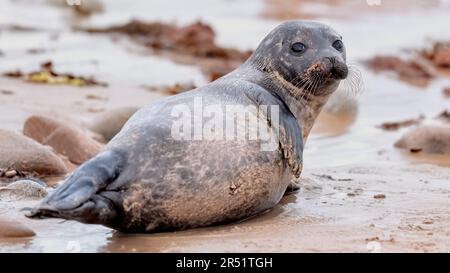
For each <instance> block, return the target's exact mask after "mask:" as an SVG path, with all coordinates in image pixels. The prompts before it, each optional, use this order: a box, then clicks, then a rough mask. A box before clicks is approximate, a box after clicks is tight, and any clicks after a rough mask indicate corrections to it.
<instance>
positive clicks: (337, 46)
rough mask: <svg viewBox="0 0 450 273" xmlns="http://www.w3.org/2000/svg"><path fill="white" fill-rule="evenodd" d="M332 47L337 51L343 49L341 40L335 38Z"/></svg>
mask: <svg viewBox="0 0 450 273" xmlns="http://www.w3.org/2000/svg"><path fill="white" fill-rule="evenodd" d="M333 47H334V48H335V49H336V50H338V51H342V50H343V49H344V43H342V41H341V40H336V41H334V43H333Z"/></svg>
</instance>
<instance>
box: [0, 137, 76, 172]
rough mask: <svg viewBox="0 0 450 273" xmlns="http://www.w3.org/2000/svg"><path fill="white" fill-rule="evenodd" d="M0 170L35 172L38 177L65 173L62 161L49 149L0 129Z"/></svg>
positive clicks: (29, 139)
mask: <svg viewBox="0 0 450 273" xmlns="http://www.w3.org/2000/svg"><path fill="white" fill-rule="evenodd" d="M0 169H13V170H16V171H22V172H36V173H37V174H38V175H63V174H65V173H66V172H67V169H66V167H65V165H64V163H63V162H62V160H61V159H60V158H59V157H58V156H57V155H56V154H55V153H53V152H52V150H51V149H50V148H49V147H45V146H43V145H41V144H39V143H37V142H36V141H34V140H33V139H31V138H28V137H25V136H23V135H20V134H17V133H15V132H11V131H7V130H2V129H0ZM11 174H12V173H11Z"/></svg>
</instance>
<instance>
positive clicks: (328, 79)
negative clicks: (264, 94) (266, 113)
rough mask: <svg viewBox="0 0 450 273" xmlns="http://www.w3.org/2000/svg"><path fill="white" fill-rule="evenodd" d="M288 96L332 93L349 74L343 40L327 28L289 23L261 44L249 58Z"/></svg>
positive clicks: (316, 24) (318, 24) (284, 24)
mask: <svg viewBox="0 0 450 273" xmlns="http://www.w3.org/2000/svg"><path fill="white" fill-rule="evenodd" d="M250 62H253V63H254V64H256V65H257V67H258V68H259V69H260V70H262V71H264V72H267V73H269V74H270V75H271V76H272V78H274V79H275V80H277V81H280V82H281V83H282V84H283V85H284V86H285V87H286V85H287V89H288V90H290V93H293V94H291V95H294V96H295V97H297V96H305V95H306V96H308V95H310V94H312V95H315V96H324V95H329V94H331V93H332V92H333V91H334V90H335V89H336V88H337V86H338V84H339V82H340V80H342V79H345V78H346V77H347V74H348V68H347V65H346V56H345V47H344V44H343V42H342V37H341V36H340V35H339V34H338V33H337V32H336V31H334V30H333V29H331V28H330V27H329V26H327V25H324V24H320V23H315V22H305V21H288V22H285V23H283V24H281V25H279V26H278V27H277V28H275V29H274V30H273V31H272V32H271V33H270V34H269V35H267V37H266V38H265V39H264V40H263V41H262V42H261V44H260V45H259V47H258V48H257V49H256V51H255V53H254V54H253V56H252V57H251V59H250Z"/></svg>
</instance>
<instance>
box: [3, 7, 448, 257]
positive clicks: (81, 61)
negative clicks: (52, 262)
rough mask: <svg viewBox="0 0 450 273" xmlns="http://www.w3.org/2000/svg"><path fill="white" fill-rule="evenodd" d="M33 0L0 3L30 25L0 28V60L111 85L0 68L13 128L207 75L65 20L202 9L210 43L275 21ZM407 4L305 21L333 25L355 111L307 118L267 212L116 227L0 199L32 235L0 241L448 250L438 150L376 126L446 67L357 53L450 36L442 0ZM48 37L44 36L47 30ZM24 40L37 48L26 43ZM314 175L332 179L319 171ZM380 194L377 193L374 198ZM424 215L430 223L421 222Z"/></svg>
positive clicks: (13, 244) (70, 248) (43, 247)
mask: <svg viewBox="0 0 450 273" xmlns="http://www.w3.org/2000/svg"><path fill="white" fill-rule="evenodd" d="M45 2H46V1H26V0H22V1H17V2H14V4H13V1H7V2H6V9H4V8H2V10H1V11H0V24H1V25H2V26H3V27H5V26H6V25H21V26H28V27H33V28H38V29H42V30H41V31H34V32H17V31H13V30H4V31H2V32H1V33H0V50H1V51H2V52H3V53H4V54H5V56H3V57H0V60H1V62H0V72H4V71H10V70H14V69H18V68H20V69H21V70H24V71H31V70H34V69H37V68H38V65H39V63H40V62H43V61H46V60H48V59H51V60H53V61H54V63H55V67H56V70H57V71H58V72H71V73H75V74H81V75H87V76H89V75H93V76H95V77H96V79H98V80H100V81H106V82H108V83H109V84H110V85H109V87H107V88H101V87H95V88H86V89H77V88H73V87H61V86H42V85H32V84H27V83H22V82H18V81H16V80H12V79H6V78H1V77H0V85H1V88H2V89H7V90H13V91H14V92H15V94H14V95H13V96H2V95H0V103H1V107H0V122H1V124H2V125H1V128H7V129H13V130H20V129H21V126H22V124H23V121H24V119H25V118H26V117H27V116H28V115H29V114H31V113H36V112H51V113H55V114H59V115H67V116H70V117H72V118H77V119H81V120H83V121H88V120H90V119H92V117H94V116H95V115H96V112H95V111H92V109H93V108H94V109H103V110H105V109H113V108H115V107H118V106H128V105H137V106H140V105H143V104H145V103H147V102H149V101H151V100H154V99H156V98H158V97H160V96H161V94H155V93H151V92H149V91H147V90H144V89H143V88H142V87H141V86H142V85H158V84H171V83H175V82H185V81H193V82H195V83H196V84H197V85H201V84H204V83H205V82H206V79H205V78H204V77H203V75H202V74H201V72H200V70H199V68H198V67H195V66H189V65H179V64H175V63H173V62H171V61H170V60H167V59H164V58H162V57H158V56H148V54H145V51H144V52H143V51H142V50H143V49H142V48H139V47H137V46H136V45H133V44H131V43H129V42H127V41H125V40H120V41H118V42H116V41H113V40H112V39H111V38H109V37H106V36H93V35H86V34H83V33H74V32H71V31H70V29H69V25H77V26H79V25H90V26H108V25H111V24H116V23H124V22H127V21H128V20H129V19H131V18H139V19H143V20H164V21H176V22H179V23H188V22H192V21H193V20H196V19H202V20H204V21H205V22H207V23H210V24H211V25H212V26H213V27H214V29H215V30H216V31H217V33H218V40H219V44H222V45H227V46H233V47H238V48H243V49H248V48H254V47H255V46H256V45H257V44H258V43H259V41H260V40H261V39H262V38H263V37H264V35H265V34H266V33H267V32H268V31H269V30H270V29H271V28H273V26H275V25H276V24H278V21H277V20H275V19H270V20H269V19H264V17H263V16H262V14H263V13H264V10H265V8H266V6H265V4H266V2H264V1H256V0H251V1H227V0H220V1H216V2H214V4H211V1H206V0H202V1H181V0H177V1H174V0H172V1H144V0H139V1H133V4H130V3H129V1H119V0H114V1H111V0H109V1H107V2H108V4H107V5H105V12H103V13H100V14H96V15H93V16H92V17H90V18H88V19H84V20H80V19H79V18H72V16H69V15H70V12H69V11H67V10H65V9H64V8H61V7H56V6H48V5H46V4H45ZM419 2H421V1H419ZM437 2H439V1H437ZM407 3H408V4H407V5H408V8H405V9H404V10H402V9H399V8H392V9H390V8H389V7H382V8H377V7H364V9H363V10H361V12H360V13H359V14H355V13H356V12H352V11H349V10H348V9H342V15H343V16H335V15H336V14H333V13H335V12H334V11H333V10H332V9H331V11H328V14H326V13H325V14H322V15H321V17H319V18H317V19H316V20H319V21H322V22H325V23H328V24H330V25H332V26H333V27H334V28H335V29H337V30H338V31H339V32H340V33H342V35H343V37H344V42H345V43H346V46H347V52H348V56H349V61H350V62H351V63H353V64H356V65H357V66H358V67H359V69H360V70H361V72H362V75H363V80H364V88H363V90H361V91H360V92H359V93H358V94H357V95H356V96H355V99H356V100H357V110H356V109H355V110H356V111H354V112H356V114H354V115H351V116H348V115H342V116H341V115H327V114H324V115H322V116H321V117H320V119H319V121H318V124H317V126H316V128H315V130H314V131H313V134H312V136H311V137H310V139H309V140H308V143H307V145H306V150H305V155H304V172H303V175H302V176H303V177H304V178H305V180H304V184H303V188H302V190H301V191H300V193H298V194H296V195H293V196H288V197H286V198H284V199H283V200H282V202H281V204H280V205H278V206H277V207H276V208H274V209H273V210H272V211H270V212H268V213H266V214H264V215H261V216H258V217H255V218H254V219H250V220H248V221H244V222H242V223H238V224H232V225H226V226H221V227H211V228H205V229H198V230H190V231H183V232H174V233H160V234H150V235H126V234H120V233H118V232H115V231H112V230H110V229H107V228H104V227H101V226H93V225H83V224H79V223H76V222H71V221H65V222H63V221H61V220H43V221H33V220H29V219H25V218H24V217H23V216H22V212H19V209H21V208H22V207H24V206H31V205H32V202H31V203H30V202H13V203H7V202H3V201H0V216H1V217H2V218H8V219H10V218H12V219H15V220H18V221H20V222H22V223H24V224H25V225H27V226H29V227H31V228H32V229H33V230H34V231H35V232H36V234H37V235H36V236H35V237H33V238H29V239H13V240H11V239H8V240H4V239H0V251H1V252H4V251H8V252H9V251H11V252H22V251H28V252H41V251H43V252H74V251H83V252H96V251H107V252H109V251H119V252H121V251H127V252H134V251H158V252H172V251H188V252H189V251H193V252H196V251H202V252H214V251H370V249H367V242H368V241H371V240H375V239H373V238H378V239H376V240H375V241H377V242H378V243H380V245H381V251H449V246H450V230H449V226H450V222H449V221H450V220H449V219H450V217H449V215H450V206H449V205H450V201H449V200H450V198H449V197H450V184H449V181H450V168H449V166H450V160H449V158H448V157H444V156H424V155H411V154H409V153H405V152H402V151H399V150H397V149H395V148H394V147H393V143H394V142H395V141H396V140H397V139H398V138H399V137H400V136H401V135H402V133H404V132H405V130H408V129H401V130H398V131H395V132H386V131H383V130H381V129H379V128H377V126H378V125H380V124H381V123H383V122H386V121H398V120H403V119H408V118H416V117H418V116H419V115H421V114H423V115H425V116H426V117H428V118H432V117H435V116H437V115H438V114H439V113H440V112H442V111H443V110H444V109H445V108H447V109H448V108H450V99H448V98H447V99H446V98H444V97H443V95H442V93H441V90H442V89H443V87H445V86H450V81H449V78H441V79H437V80H435V81H433V82H431V84H430V85H428V86H427V87H426V88H418V87H414V86H412V85H408V84H405V83H403V82H400V81H398V80H397V79H396V78H395V76H393V75H389V74H385V73H381V74H374V73H372V72H371V71H369V70H367V69H365V68H364V67H362V66H361V65H360V64H359V63H358V62H359V61H360V60H362V59H367V58H370V57H372V56H374V55H376V54H382V53H394V54H402V50H403V49H410V48H413V49H414V48H422V47H423V46H424V45H429V44H431V43H428V42H427V41H430V40H450V33H449V32H448V29H447V28H446V26H448V25H450V16H448V14H450V8H449V5H448V3H447V2H442V3H441V4H436V1H433V3H434V4H433V5H429V6H428V5H427V6H423V5H420V6H418V7H419V8H413V7H411V5H412V4H409V3H411V2H410V1H408V2H407ZM30 5H32V8H31V7H30ZM305 5H306V4H305ZM25 7H27V8H25ZM314 9H317V6H314V4H312V5H311V6H310V10H313V11H314ZM36 11H39V12H36ZM12 14H14V15H20V16H13V15H12ZM400 14H401V16H399V15H400ZM55 35H57V36H58V39H57V40H56V41H54V40H52V39H54V37H55ZM92 45H95V46H92ZM31 48H42V49H45V52H44V53H42V54H36V55H30V54H27V53H26V51H27V50H28V49H31ZM130 72H132V73H130ZM343 89H344V88H343ZM342 92H346V90H342ZM91 93H93V94H100V95H102V96H105V97H108V100H107V101H87V100H86V99H85V96H86V95H87V94H91ZM124 97H126V99H124ZM324 174H326V175H331V176H332V178H333V179H326V178H324V177H322V176H321V175H324ZM379 193H382V194H385V195H386V198H385V199H381V200H378V199H375V198H373V196H374V195H375V194H379ZM427 219H431V220H432V222H433V224H424V221H425V220H427ZM425 222H426V221H425ZM419 227H420V228H419Z"/></svg>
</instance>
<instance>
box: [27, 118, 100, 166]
mask: <svg viewBox="0 0 450 273" xmlns="http://www.w3.org/2000/svg"><path fill="white" fill-rule="evenodd" d="M23 133H24V134H25V135H26V136H29V137H31V138H33V139H34V140H36V141H38V142H39V143H42V144H44V145H49V146H51V147H52V148H53V149H54V150H55V151H56V152H58V153H60V154H62V155H64V156H67V158H68V159H69V160H70V161H71V162H73V163H75V164H82V163H83V162H85V161H86V160H89V159H90V158H92V157H94V156H95V155H97V154H98V153H99V152H100V151H101V150H102V148H103V146H102V144H100V143H99V142H97V141H95V140H94V139H92V138H91V137H90V136H89V134H88V132H87V131H86V130H83V129H82V128H79V127H78V126H70V125H66V124H64V123H63V122H61V121H59V120H56V119H53V118H49V117H44V116H31V117H30V118H28V119H27V121H26V122H25V125H24V128H23Z"/></svg>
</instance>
